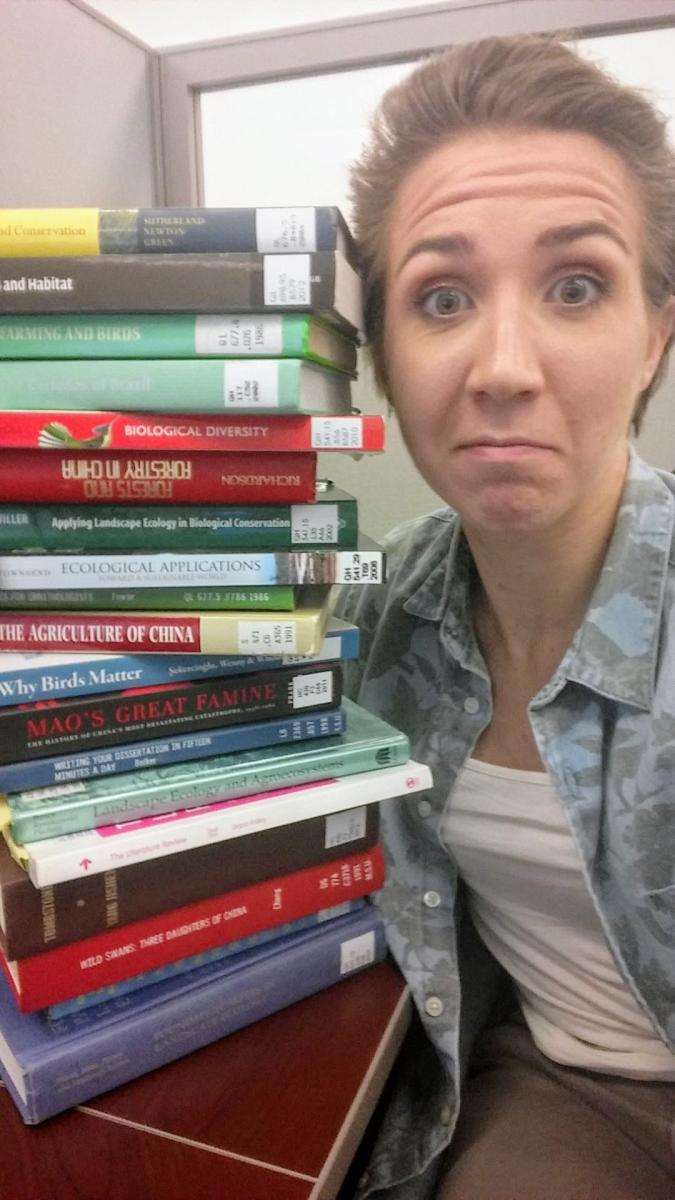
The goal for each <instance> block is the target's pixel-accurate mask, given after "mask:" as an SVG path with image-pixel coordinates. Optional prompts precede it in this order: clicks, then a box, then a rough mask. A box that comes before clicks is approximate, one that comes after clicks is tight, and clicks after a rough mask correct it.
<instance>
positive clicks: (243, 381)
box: [0, 358, 351, 414]
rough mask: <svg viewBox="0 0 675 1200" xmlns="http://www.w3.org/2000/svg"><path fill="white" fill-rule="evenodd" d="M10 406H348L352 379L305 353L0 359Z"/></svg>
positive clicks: (337, 409) (0, 388)
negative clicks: (240, 356)
mask: <svg viewBox="0 0 675 1200" xmlns="http://www.w3.org/2000/svg"><path fill="white" fill-rule="evenodd" d="M0 394H1V395H2V397H3V406H4V408H6V409H8V410H12V411H21V410H23V409H36V408H47V409H51V410H52V411H59V410H63V409H65V410H68V411H72V410H74V411H78V410H80V409H84V410H86V411H90V410H93V411H96V412H98V411H100V410H101V409H111V410H112V411H113V412H134V411H136V412H159V413H166V412H178V413H184V412H186V411H188V412H190V413H193V412H194V413H221V412H231V413H239V414H244V413H256V412H263V413H264V412H273V413H285V412H309V413H311V412H312V411H314V412H329V413H330V412H333V413H337V414H348V413H349V411H350V404H351V399H350V383H349V379H348V378H347V376H346V375H345V374H343V372H341V371H331V370H329V369H328V368H326V367H318V366H316V365H315V364H313V363H306V362H304V361H303V360H302V359H294V358H288V359H255V358H248V359H245V358H244V359H218V360H216V359H204V358H202V359H175V360H174V359H160V358H158V359H123V358H114V359H99V360H96V361H90V360H87V359H78V360H70V361H54V362H52V361H51V360H50V361H48V362H40V361H39V360H36V361H34V362H32V361H31V362H28V361H23V362H7V361H4V362H3V361H0Z"/></svg>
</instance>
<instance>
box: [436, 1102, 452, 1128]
mask: <svg viewBox="0 0 675 1200" xmlns="http://www.w3.org/2000/svg"><path fill="white" fill-rule="evenodd" d="M438 1119H439V1121H440V1122H441V1125H449V1124H450V1122H451V1120H452V1113H451V1111H450V1105H449V1104H444V1105H443V1107H442V1109H441V1111H440V1113H439V1114H438Z"/></svg>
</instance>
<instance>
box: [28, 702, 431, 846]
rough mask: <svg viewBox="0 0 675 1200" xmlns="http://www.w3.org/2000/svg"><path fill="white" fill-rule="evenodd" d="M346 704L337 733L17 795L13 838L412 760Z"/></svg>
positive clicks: (372, 719) (394, 737)
mask: <svg viewBox="0 0 675 1200" xmlns="http://www.w3.org/2000/svg"><path fill="white" fill-rule="evenodd" d="M343 709H344V712H345V715H346V721H347V726H346V731H345V733H344V734H339V735H337V736H335V737H328V738H315V739H313V740H312V741H311V742H306V743H297V744H294V745H287V746H271V747H269V748H267V749H263V750H260V749H257V750H244V751H242V752H241V753H238V754H223V755H220V756H217V757H215V758H207V759H202V760H201V761H199V760H197V761H192V762H189V763H175V764H172V765H171V766H167V767H155V768H148V769H147V770H143V771H130V772H129V773H128V774H125V775H119V776H115V777H111V778H105V777H101V778H95V779H85V780H80V781H79V782H77V783H72V784H57V785H56V786H54V787H47V788H39V789H36V790H35V791H28V792H14V793H12V794H10V795H9V796H8V797H7V815H8V817H9V820H10V821H11V830H12V837H13V839H14V841H15V842H17V843H24V842H32V841H40V840H41V839H43V838H53V837H61V836H62V835H63V834H66V833H79V832H82V831H85V830H89V829H98V828H101V827H102V826H107V825H112V824H116V823H119V822H121V821H124V822H127V821H137V820H142V819H144V818H146V817H156V816H159V815H161V814H162V813H172V812H177V811H179V810H183V809H190V808H200V807H202V806H203V805H205V804H212V803H214V802H215V801H223V800H233V799H236V798H238V797H240V796H252V795H255V794H256V793H258V792H262V791H265V792H267V791H270V790H276V789H279V788H288V787H296V786H300V785H302V784H308V783H312V782H313V781H315V780H322V779H326V778H329V777H330V778H331V779H336V778H339V777H341V776H346V775H355V774H359V773H362V772H366V771H368V772H369V771H377V770H380V769H381V768H383V767H393V766H398V765H400V764H402V763H405V762H407V761H408V756H409V753H410V746H409V742H408V739H407V737H406V736H405V734H403V733H400V732H399V731H398V730H397V729H394V728H393V726H391V725H388V724H387V722H386V721H383V720H382V719H381V718H380V717H377V716H375V715H374V714H373V713H369V712H367V711H366V710H365V709H364V708H361V707H360V706H359V705H357V704H355V703H354V702H353V701H350V700H344V701H343ZM364 802H366V801H365V800H364ZM298 819H299V818H298Z"/></svg>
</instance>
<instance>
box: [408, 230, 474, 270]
mask: <svg viewBox="0 0 675 1200" xmlns="http://www.w3.org/2000/svg"><path fill="white" fill-rule="evenodd" d="M474 249H475V245H474V243H473V242H472V241H471V238H468V237H467V236H466V234H464V233H449V234H445V235H444V236H442V237H430V238H421V239H420V241H419V242H414V243H413V245H412V246H411V247H410V249H409V250H408V251H407V252H406V254H405V256H404V257H403V259H402V261H401V262H400V263H399V265H398V267H397V268H396V272H395V273H396V274H397V275H398V274H399V272H400V271H402V270H403V268H404V266H405V265H406V263H407V262H410V259H411V258H414V257H415V255H417V254H439V253H440V254H463V255H466V254H472V253H473V251H474Z"/></svg>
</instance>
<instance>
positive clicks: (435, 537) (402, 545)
mask: <svg viewBox="0 0 675 1200" xmlns="http://www.w3.org/2000/svg"><path fill="white" fill-rule="evenodd" d="M456 522H457V515H456V513H454V512H453V510H452V509H449V508H442V509H437V510H436V511H435V512H432V513H428V514H426V515H425V516H421V517H415V518H413V519H412V520H410V521H404V522H403V523H402V524H400V525H397V526H395V527H394V528H393V529H392V530H391V531H390V532H389V533H387V534H386V535H385V536H384V537H383V538H380V539H379V544H380V545H381V547H382V549H383V550H384V552H385V557H386V582H385V583H382V584H376V585H371V584H369V585H368V586H367V587H362V586H360V585H349V586H345V587H342V588H341V589H340V591H339V593H338V597H337V603H336V612H337V613H338V615H339V616H341V617H344V618H345V619H346V620H355V621H356V623H357V624H358V620H357V617H358V614H359V613H361V614H362V615H363V613H364V612H365V611H366V610H370V611H372V612H380V611H382V610H383V609H384V608H385V606H387V605H390V604H392V603H396V602H399V603H403V602H404V601H405V600H406V599H407V598H408V596H410V595H411V594H412V593H413V591H415V590H416V588H417V587H418V586H420V585H421V584H422V583H423V582H424V581H425V580H426V579H428V577H429V574H430V572H431V570H432V569H433V567H434V566H436V565H437V564H438V562H439V561H441V560H442V559H444V558H445V557H446V556H447V552H448V547H449V545H450V542H451V540H452V535H453V532H454V528H455V525H456ZM349 614H351V615H349Z"/></svg>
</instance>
